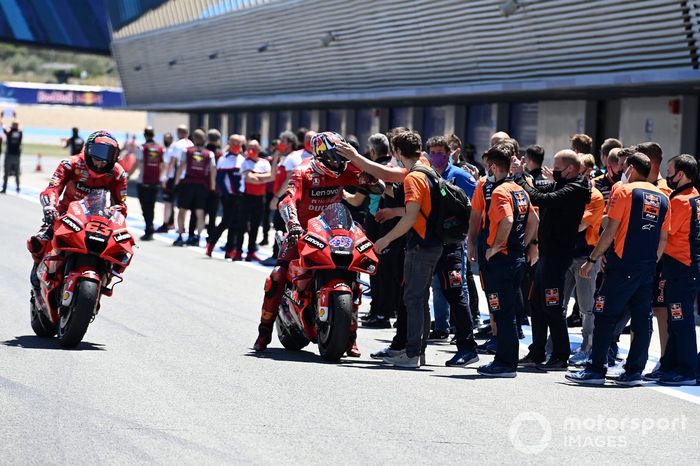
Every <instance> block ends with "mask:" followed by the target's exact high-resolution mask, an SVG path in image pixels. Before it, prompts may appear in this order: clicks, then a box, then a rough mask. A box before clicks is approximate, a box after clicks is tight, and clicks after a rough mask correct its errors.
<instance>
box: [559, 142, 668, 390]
mask: <svg viewBox="0 0 700 466" xmlns="http://www.w3.org/2000/svg"><path fill="white" fill-rule="evenodd" d="M650 169H651V163H650V162H649V157H647V156H646V155H644V154H641V153H634V154H632V155H631V156H629V157H628V158H627V169H626V170H625V174H624V176H623V178H624V179H626V180H628V183H626V184H623V185H621V186H619V187H618V188H617V189H615V190H614V192H612V193H611V195H610V205H609V206H608V225H607V226H606V228H605V230H604V231H603V234H602V236H601V238H600V241H598V244H597V245H596V247H595V248H594V249H593V252H591V254H590V256H588V259H587V261H586V263H585V264H584V265H583V266H582V267H581V271H580V273H581V275H582V276H583V277H586V278H587V277H590V276H591V271H592V270H593V267H594V266H595V265H596V263H597V262H598V261H599V260H600V258H601V257H602V256H603V254H606V251H607V254H606V263H605V278H604V280H603V285H602V286H601V289H600V292H599V293H598V296H597V297H596V299H595V305H594V307H593V313H594V314H595V327H594V329H593V348H592V351H591V359H590V361H589V362H588V363H587V364H586V368H585V369H584V370H582V371H580V372H576V373H570V374H567V375H566V379H567V380H569V381H571V382H574V383H579V384H586V385H603V384H604V383H605V373H606V368H605V362H606V359H607V353H608V348H609V347H610V343H611V342H612V340H613V336H614V331H615V326H616V324H617V322H618V321H619V320H620V317H621V316H622V315H623V313H624V311H625V308H627V307H629V310H630V313H631V316H632V331H633V332H634V338H633V339H632V344H631V347H630V351H629V355H628V357H627V363H626V364H625V372H624V374H622V375H620V377H618V378H617V379H616V380H615V383H616V384H618V385H622V386H636V385H641V384H642V383H643V382H642V370H643V369H644V366H645V365H646V363H647V357H648V351H649V341H650V338H651V330H650V328H651V297H652V290H653V284H654V270H655V268H656V262H657V261H658V260H659V258H660V257H661V254H662V253H663V251H664V248H665V246H666V241H667V239H668V232H669V230H670V226H671V221H670V217H671V212H670V208H669V199H668V197H666V195H665V194H664V193H662V192H661V190H660V189H658V188H657V187H656V186H654V185H652V184H651V183H649V182H647V181H646V180H647V177H648V176H649V171H650ZM610 246H613V247H610Z"/></svg>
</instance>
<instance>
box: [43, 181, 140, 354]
mask: <svg viewBox="0 0 700 466" xmlns="http://www.w3.org/2000/svg"><path fill="white" fill-rule="evenodd" d="M107 198H108V193H107V191H104V190H101V189H100V190H93V191H91V192H90V193H89V194H88V195H87V196H86V197H85V198H84V199H82V200H80V201H75V202H72V203H71V204H70V206H69V207H68V210H67V211H66V213H65V214H64V215H62V216H61V217H59V218H57V219H56V221H55V222H54V226H53V228H54V235H53V239H52V241H51V242H50V243H48V244H47V245H46V247H45V249H44V252H43V258H42V260H41V262H40V263H39V265H38V267H37V269H36V274H34V275H33V276H32V277H30V278H31V282H32V291H31V299H30V311H31V324H32V329H33V330H34V333H36V334H37V335H38V336H40V337H53V336H54V335H56V334H58V341H59V343H60V345H61V346H63V347H64V348H74V347H76V346H78V344H79V343H80V341H81V340H82V339H83V336H84V335H85V332H86V331H87V328H88V325H90V323H91V322H92V321H93V319H94V318H95V316H96V315H97V312H98V311H99V309H100V297H101V296H103V295H104V296H112V291H113V288H114V285H116V284H117V283H120V282H121V281H122V280H123V279H122V278H121V275H120V274H121V273H122V272H123V271H124V270H125V269H126V267H127V266H128V265H129V263H130V262H131V257H132V255H133V251H132V247H133V245H134V240H133V238H132V237H131V234H130V233H129V232H128V231H127V229H126V219H125V218H124V216H123V215H122V214H121V213H120V212H117V211H114V212H113V211H112V210H111V209H109V208H108V206H109V204H108V203H107ZM113 278H114V279H115V280H116V281H115V282H114V284H112V287H109V284H110V282H111V281H112V279H113Z"/></svg>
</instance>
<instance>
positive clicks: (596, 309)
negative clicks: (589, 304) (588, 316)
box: [593, 296, 605, 312]
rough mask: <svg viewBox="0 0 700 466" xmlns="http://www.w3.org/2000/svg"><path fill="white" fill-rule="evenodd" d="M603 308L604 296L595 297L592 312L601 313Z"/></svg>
mask: <svg viewBox="0 0 700 466" xmlns="http://www.w3.org/2000/svg"><path fill="white" fill-rule="evenodd" d="M603 308H605V296H596V298H595V305H594V306H593V312H603Z"/></svg>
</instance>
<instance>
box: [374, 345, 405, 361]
mask: <svg viewBox="0 0 700 466" xmlns="http://www.w3.org/2000/svg"><path fill="white" fill-rule="evenodd" d="M401 351H403V350H395V349H391V346H387V347H386V348H382V349H380V350H379V351H375V352H374V353H371V354H370V355H369V357H370V358H372V359H384V358H393V357H394V356H397V355H398V354H399V353H401Z"/></svg>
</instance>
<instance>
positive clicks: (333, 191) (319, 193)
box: [310, 186, 340, 197]
mask: <svg viewBox="0 0 700 466" xmlns="http://www.w3.org/2000/svg"><path fill="white" fill-rule="evenodd" d="M310 194H311V197H335V196H337V195H338V194H340V187H338V186H336V187H334V188H325V189H312V190H311V191H310Z"/></svg>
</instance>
